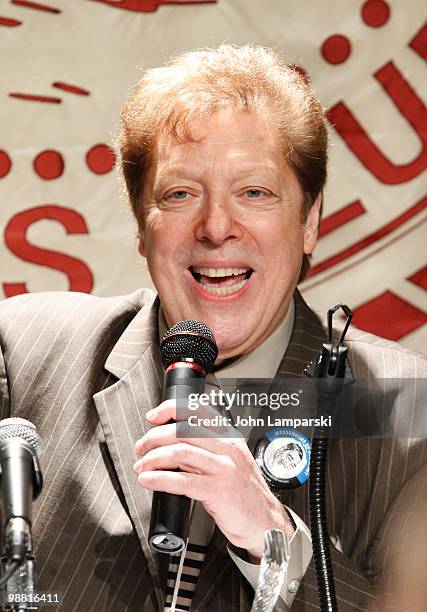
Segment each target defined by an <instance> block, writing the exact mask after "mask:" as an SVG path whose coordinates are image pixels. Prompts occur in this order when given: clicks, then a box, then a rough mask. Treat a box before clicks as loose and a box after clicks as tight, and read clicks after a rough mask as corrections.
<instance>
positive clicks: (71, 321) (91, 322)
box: [0, 289, 154, 341]
mask: <svg viewBox="0 0 427 612" xmlns="http://www.w3.org/2000/svg"><path fill="white" fill-rule="evenodd" d="M153 299H154V294H153V292H152V291H151V290H145V289H140V290H138V291H135V292H134V293H132V294H130V295H125V296H114V297H98V296H94V295H90V294H86V293H78V292H73V291H68V292H67V291H46V292H41V293H28V294H25V295H19V296H15V297H12V298H8V299H6V300H3V301H2V302H0V340H1V339H5V338H7V339H8V341H13V338H21V339H22V337H23V336H28V338H33V339H34V338H36V337H38V335H39V334H42V335H43V337H44V341H48V338H49V337H50V336H51V335H52V334H55V335H57V334H58V333H60V334H61V336H62V337H67V336H70V335H75V334H79V335H80V334H83V335H84V334H85V333H87V332H88V331H93V328H94V326H95V325H96V326H99V328H100V330H103V331H105V328H107V329H108V328H109V327H110V326H111V325H113V326H114V324H115V322H117V320H118V319H120V320H123V321H124V322H125V321H129V320H130V319H131V318H133V317H134V316H135V314H136V313H137V312H138V311H139V310H141V308H144V307H147V306H149V305H151V304H152V302H153Z"/></svg>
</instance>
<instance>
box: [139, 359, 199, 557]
mask: <svg viewBox="0 0 427 612" xmlns="http://www.w3.org/2000/svg"><path fill="white" fill-rule="evenodd" d="M194 365H195V364H194ZM174 366H175V367H174ZM192 366H193V364H191V363H189V362H185V361H184V362H178V363H176V364H172V367H169V368H168V369H167V370H166V373H165V381H164V388H163V395H162V400H163V401H165V400H167V399H175V400H176V402H177V410H179V409H180V408H181V409H182V410H183V409H184V407H185V406H186V405H187V400H188V397H189V395H190V394H191V393H197V394H200V393H203V391H204V388H205V378H206V376H205V374H204V373H203V370H201V368H200V369H199V367H198V366H197V367H196V368H194V367H192ZM171 422H173V421H171ZM191 501H192V500H191V499H190V498H189V497H187V496H186V495H174V494H171V493H164V492H163V491H154V493H153V501H152V506H151V521H150V531H149V535H148V541H149V544H150V546H151V548H152V549H153V550H156V551H157V552H161V553H166V554H177V553H179V552H181V551H182V550H184V548H185V546H186V544H187V539H188V532H189V530H190V510H191Z"/></svg>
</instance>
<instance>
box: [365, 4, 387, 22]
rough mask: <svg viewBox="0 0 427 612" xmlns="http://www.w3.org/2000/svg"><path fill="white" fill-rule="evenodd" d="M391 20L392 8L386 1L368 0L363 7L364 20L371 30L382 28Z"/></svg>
mask: <svg viewBox="0 0 427 612" xmlns="http://www.w3.org/2000/svg"><path fill="white" fill-rule="evenodd" d="M389 18H390V7H389V5H388V4H387V2H384V0H368V1H367V2H365V4H364V5H363V6H362V19H363V21H364V22H365V23H366V25H368V26H371V28H380V27H381V26H383V25H384V24H385V23H387V21H388V20H389Z"/></svg>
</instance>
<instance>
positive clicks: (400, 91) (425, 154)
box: [328, 62, 427, 185]
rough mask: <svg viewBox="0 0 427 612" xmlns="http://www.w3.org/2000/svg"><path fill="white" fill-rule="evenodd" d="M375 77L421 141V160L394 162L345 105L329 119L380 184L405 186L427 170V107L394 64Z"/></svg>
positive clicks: (338, 107) (386, 65) (333, 109)
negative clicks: (402, 184) (401, 184)
mask: <svg viewBox="0 0 427 612" xmlns="http://www.w3.org/2000/svg"><path fill="white" fill-rule="evenodd" d="M374 76H375V78H376V79H377V80H378V81H379V83H381V85H382V86H383V88H384V89H385V91H386V92H387V94H388V95H389V96H390V98H391V99H392V100H393V102H394V104H395V105H396V106H397V108H398V109H399V111H400V112H401V113H402V115H403V116H404V117H405V119H406V120H407V121H408V123H409V124H410V125H411V126H412V127H413V129H414V130H415V132H416V133H417V134H418V136H419V138H420V141H421V153H420V154H419V155H418V157H416V158H415V159H413V160H412V161H410V162H409V163H407V164H402V165H397V164H394V163H393V162H391V161H390V160H389V159H388V158H387V157H386V156H385V155H384V153H383V152H382V151H380V149H379V148H378V147H377V146H376V144H374V142H373V141H372V140H371V138H370V137H369V134H367V133H366V131H365V130H364V129H363V127H362V126H361V125H360V123H359V122H358V120H357V119H356V117H355V116H354V115H353V113H352V112H351V111H350V110H349V109H348V108H347V106H346V104H345V103H344V102H338V104H336V105H335V106H333V107H332V108H331V109H330V110H329V112H328V119H329V121H330V122H331V123H332V125H333V126H334V127H335V129H336V130H337V132H338V133H339V134H340V135H341V137H342V138H343V139H344V140H345V142H346V144H347V146H348V147H349V148H350V149H351V150H352V151H353V153H354V154H355V155H356V156H357V157H358V158H359V160H360V161H361V162H362V164H363V165H364V166H366V168H367V169H368V170H369V171H370V172H371V173H372V174H373V175H374V176H375V177H376V178H377V179H378V180H379V181H381V182H382V183H386V184H387V185H395V184H400V183H405V182H406V181H410V180H411V179H413V178H415V177H416V176H418V175H419V174H421V172H422V171H423V170H425V169H426V168H427V131H426V127H425V126H426V125H427V108H426V106H425V104H424V103H423V102H422V100H421V99H420V98H419V97H418V95H417V94H416V92H415V91H414V90H413V89H412V87H411V86H410V85H409V83H408V82H407V81H406V80H405V79H404V78H403V76H402V75H401V74H400V72H399V71H398V69H397V68H396V66H395V65H394V64H393V62H388V63H387V64H385V65H384V66H383V67H382V68H380V69H379V70H378V71H377V72H376V73H375V75H374Z"/></svg>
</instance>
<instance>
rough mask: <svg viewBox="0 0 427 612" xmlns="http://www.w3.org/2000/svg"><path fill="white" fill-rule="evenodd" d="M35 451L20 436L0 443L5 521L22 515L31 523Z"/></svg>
mask: <svg viewBox="0 0 427 612" xmlns="http://www.w3.org/2000/svg"><path fill="white" fill-rule="evenodd" d="M33 455H34V453H33V452H32V450H31V449H30V447H28V446H27V444H25V442H24V441H23V440H20V439H19V438H11V439H9V440H5V441H3V442H2V444H1V445H0V465H1V492H2V509H3V521H4V525H6V524H7V523H8V521H9V519H11V518H15V517H21V518H23V519H25V520H26V521H27V523H28V524H29V525H31V519H32V512H31V510H32V502H33V496H34V490H33V472H34V462H33Z"/></svg>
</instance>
